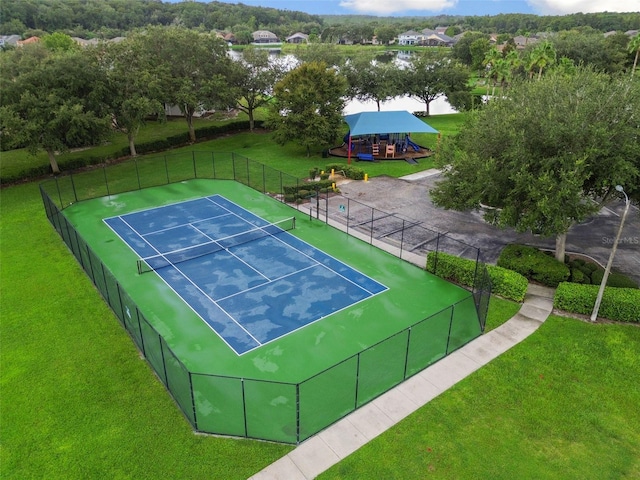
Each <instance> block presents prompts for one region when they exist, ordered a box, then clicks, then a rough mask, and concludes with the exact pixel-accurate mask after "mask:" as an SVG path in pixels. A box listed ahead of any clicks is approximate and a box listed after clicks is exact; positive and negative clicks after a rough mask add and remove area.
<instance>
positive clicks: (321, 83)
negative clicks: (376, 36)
mask: <svg viewBox="0 0 640 480" xmlns="http://www.w3.org/2000/svg"><path fill="white" fill-rule="evenodd" d="M346 89H347V82H346V80H345V79H344V77H342V76H341V75H339V74H338V72H337V71H336V69H335V68H333V67H328V66H327V64H326V63H324V62H308V63H303V64H302V65H300V66H299V67H297V68H295V69H294V70H292V71H290V72H289V73H288V74H287V75H285V77H284V78H283V79H282V80H280V81H279V82H278V83H277V84H276V86H275V89H274V91H275V96H274V101H273V102H272V103H271V104H270V111H269V119H268V124H269V125H270V126H271V127H272V128H273V129H274V138H275V140H276V141H277V142H278V143H280V144H282V145H284V144H285V143H287V142H289V141H293V142H296V143H298V144H300V145H302V146H304V147H305V148H306V149H307V156H309V155H310V152H311V148H312V147H318V148H320V149H322V148H326V147H328V146H329V145H331V143H332V142H333V141H335V139H336V138H337V137H338V135H339V132H340V128H341V127H342V124H343V120H342V110H343V108H344V94H345V93H346Z"/></svg>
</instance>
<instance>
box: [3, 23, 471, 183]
mask: <svg viewBox="0 0 640 480" xmlns="http://www.w3.org/2000/svg"><path fill="white" fill-rule="evenodd" d="M296 53H297V56H296V62H297V63H295V64H286V63H284V62H283V61H282V60H283V59H280V60H278V59H272V58H270V56H269V54H268V52H267V51H266V50H260V49H257V48H247V49H245V50H244V51H243V52H242V54H241V57H240V58H239V59H237V60H233V59H232V58H231V57H230V55H229V54H228V47H227V45H226V44H225V43H224V42H223V41H222V40H220V39H219V38H217V37H216V36H215V35H211V34H207V33H199V32H197V31H195V30H189V29H185V28H180V27H151V28H149V29H147V30H145V31H144V32H139V33H135V34H132V35H130V36H128V37H126V38H125V39H124V40H122V41H120V42H101V43H99V44H98V45H96V46H90V47H80V46H78V45H77V44H76V43H75V42H74V41H73V39H71V38H70V37H69V36H67V35H64V34H62V33H54V34H51V35H47V36H45V37H43V40H42V41H41V42H40V43H38V44H32V45H25V46H24V47H20V48H15V49H9V50H6V51H3V52H0V69H1V70H2V71H3V75H2V76H1V77H0V87H1V88H2V91H3V95H2V97H1V98H0V113H1V115H0V135H1V136H2V139H3V148H4V149H7V148H16V147H26V148H28V149H29V150H30V151H31V152H33V153H35V152H37V151H38V150H44V151H46V152H47V154H48V157H49V160H50V163H51V167H52V169H53V171H54V172H57V171H58V170H59V168H58V165H57V161H56V155H57V153H59V152H64V151H67V150H69V149H70V148H76V147H83V146H89V145H95V144H99V143H100V142H101V141H103V140H105V139H106V138H107V137H108V136H109V135H110V134H112V133H113V131H119V132H121V133H123V134H125V135H127V137H128V139H129V147H130V148H129V149H130V153H131V155H132V156H135V155H136V149H135V139H136V136H137V134H138V131H139V129H140V127H141V126H142V125H143V124H144V123H145V121H147V119H149V118H151V117H159V118H161V119H162V118H163V116H164V112H165V106H167V105H168V106H177V107H179V108H180V111H181V112H182V115H183V116H184V118H185V120H186V122H187V125H188V130H189V137H190V139H191V141H192V142H193V141H195V131H194V127H193V119H194V116H195V115H196V114H197V113H198V112H199V111H201V110H206V109H217V110H225V109H230V108H234V109H238V110H240V111H243V112H245V113H246V114H247V116H248V118H249V125H250V128H251V129H253V127H254V121H255V120H254V117H255V112H256V111H257V110H258V109H259V108H264V107H268V108H269V109H270V110H271V114H270V115H269V122H268V125H269V126H270V127H271V128H272V129H273V130H274V132H275V135H276V139H279V140H280V141H281V142H282V143H284V142H286V141H295V142H297V143H299V144H301V145H304V146H305V147H306V148H307V151H308V152H310V149H311V148H313V147H315V148H318V149H324V148H327V147H329V146H330V145H331V144H332V142H333V141H335V139H336V138H338V137H339V131H340V127H341V125H342V110H343V107H344V102H345V101H346V100H347V99H349V98H358V99H361V100H374V101H376V102H378V105H379V104H380V103H381V102H384V101H385V100H388V99H391V98H394V97H398V96H402V95H412V96H414V97H416V98H418V99H420V100H422V101H423V102H424V103H425V109H426V112H427V114H428V108H429V104H430V103H431V102H432V101H433V100H435V99H436V98H438V97H440V96H443V95H445V96H447V97H448V98H449V101H450V102H451V103H452V104H453V105H454V106H456V107H457V108H459V109H461V110H464V109H465V108H468V106H469V105H471V100H470V86H469V70H468V69H467V68H466V67H465V66H463V65H461V64H460V63H459V62H456V61H454V60H452V59H449V58H446V56H443V52H442V51H439V50H434V51H425V53H424V55H417V56H416V59H415V61H414V62H412V63H411V64H410V65H408V66H405V67H403V68H401V67H400V66H399V65H398V64H395V63H383V62H379V61H376V60H375V59H373V58H372V57H370V56H366V55H365V56H360V57H358V58H355V59H348V58H344V57H343V56H342V55H341V54H340V52H339V47H337V46H334V45H327V44H312V45H309V46H305V47H304V48H300V49H299V50H297V51H296ZM309 65H310V66H309ZM303 67H304V68H303ZM325 83H326V84H327V85H328V86H327V87H326V88H321V86H322V85H324V84H325ZM287 97H290V99H289V100H287ZM283 102H285V103H286V104H283ZM294 118H297V119H298V121H297V123H292V119H294ZM303 124H308V125H311V126H312V127H311V128H307V127H305V126H304V125H303ZM305 132H306V133H305Z"/></svg>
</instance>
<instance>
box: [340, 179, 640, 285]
mask: <svg viewBox="0 0 640 480" xmlns="http://www.w3.org/2000/svg"><path fill="white" fill-rule="evenodd" d="M439 178H440V174H439V173H437V172H422V173H421V174H416V175H410V176H408V177H404V178H402V179H397V178H390V177H376V178H372V179H370V180H369V181H368V182H349V183H345V184H341V185H340V190H341V192H342V194H343V195H345V196H347V197H351V198H354V199H356V200H359V201H361V202H364V203H366V204H368V205H370V206H372V207H375V208H378V209H380V210H383V211H386V212H388V213H397V214H402V215H405V216H407V217H410V218H414V219H416V220H419V221H421V222H422V223H423V225H424V226H427V227H430V228H433V229H435V230H438V231H440V232H443V233H444V232H446V233H448V235H450V236H451V237H453V238H455V239H457V240H460V241H463V242H465V243H468V244H470V245H474V246H477V247H479V248H480V249H481V250H482V252H483V258H484V260H485V261H487V262H489V263H495V262H496V260H497V259H498V256H499V255H500V251H501V250H502V248H503V247H504V246H505V245H507V244H510V243H525V244H528V245H534V246H536V247H540V248H546V249H555V239H554V238H544V237H540V236H536V235H532V234H520V233H516V232H515V231H514V230H512V229H506V230H500V229H497V228H495V227H493V226H491V225H488V224H487V223H485V222H484V221H483V220H482V216H481V215H480V214H479V213H476V212H456V211H452V210H443V209H441V208H437V207H435V206H434V205H433V203H432V202H431V199H430V197H429V189H430V188H431V187H433V185H434V184H435V183H436V182H437V181H438V179H439ZM623 210H624V203H623V202H615V203H613V204H612V205H609V206H608V207H606V208H603V209H602V210H601V211H600V213H599V214H597V215H596V216H594V217H592V218H589V219H588V220H587V221H586V222H585V223H583V224H581V225H576V226H575V227H573V228H572V229H571V231H570V232H569V235H568V237H567V252H568V253H569V252H575V253H580V254H583V255H587V256H589V257H591V258H593V259H595V260H596V261H597V262H598V263H600V264H601V265H603V266H604V265H606V263H607V260H608V258H609V254H610V253H611V248H612V246H613V241H614V239H615V236H616V233H617V231H618V228H619V225H620V219H621V215H622V212H623ZM613 267H614V269H615V270H618V271H620V272H623V273H625V274H626V275H628V276H629V277H631V278H633V279H634V280H636V281H637V282H638V283H640V212H639V210H638V208H637V207H635V206H631V210H630V211H629V214H628V215H627V219H626V222H625V227H624V230H623V232H622V236H621V240H620V242H619V244H618V250H617V252H616V255H615V259H614V263H613Z"/></svg>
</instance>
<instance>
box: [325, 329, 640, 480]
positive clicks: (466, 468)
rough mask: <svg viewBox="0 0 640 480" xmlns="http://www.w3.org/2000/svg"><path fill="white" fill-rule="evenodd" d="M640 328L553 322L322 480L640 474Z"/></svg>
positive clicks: (617, 476)
mask: <svg viewBox="0 0 640 480" xmlns="http://www.w3.org/2000/svg"><path fill="white" fill-rule="evenodd" d="M639 352H640V328H637V327H635V326H630V325H611V324H610V325H593V324H589V323H584V322H581V321H579V320H573V319H566V318H561V317H557V316H551V317H550V318H549V319H548V320H547V321H546V322H545V323H544V324H543V325H542V326H541V327H540V329H539V330H538V331H537V332H536V333H535V334H533V335H532V336H531V337H529V338H528V339H526V340H525V341H524V342H522V343H521V344H519V345H517V346H516V347H514V348H513V349H511V350H509V351H508V352H506V353H505V354H503V355H501V356H500V357H499V358H497V359H496V360H494V361H492V362H491V363H489V364H488V365H487V366H485V367H483V368H482V369H480V370H478V371H477V372H475V373H474V374H472V375H471V376H470V377H468V378H466V379H465V380H463V381H462V382H460V383H458V384H457V385H456V386H454V387H453V388H452V389H450V390H449V391H447V392H446V393H445V394H443V395H441V396H440V397H437V398H436V399H434V400H433V401H431V402H430V403H429V404H427V405H425V406H424V407H423V408H421V409H420V410H418V411H417V412H415V413H413V414H412V415H411V416H409V417H407V418H406V419H405V420H403V421H402V422H401V423H399V424H397V425H396V426H394V427H393V428H392V429H390V430H388V431H387V432H385V433H384V434H382V435H381V436H379V437H378V438H376V439H374V440H373V441H371V442H370V443H368V444H367V445H365V446H364V447H363V448H361V449H359V450H358V451H356V452H355V453H353V454H352V455H350V456H349V457H347V458H346V459H345V460H343V461H342V462H340V463H338V464H337V465H335V466H333V467H332V468H331V469H330V470H328V471H327V472H325V473H324V474H322V475H320V476H319V479H322V480H329V479H351V478H384V479H417V478H429V479H492V480H499V479H505V480H511V479H537V480H542V479H557V480H567V479H580V480H586V479H593V480H603V479H611V480H613V479H637V478H640V415H638V405H640V382H639V376H638V372H639V371H640V354H639Z"/></svg>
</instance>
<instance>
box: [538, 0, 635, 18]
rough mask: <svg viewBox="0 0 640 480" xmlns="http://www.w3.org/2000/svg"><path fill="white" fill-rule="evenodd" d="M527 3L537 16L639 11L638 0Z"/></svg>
mask: <svg viewBox="0 0 640 480" xmlns="http://www.w3.org/2000/svg"><path fill="white" fill-rule="evenodd" d="M527 2H528V3H529V5H531V6H532V7H533V9H534V10H535V11H536V13H538V14H539V15H566V14H568V13H578V12H582V13H595V12H638V11H640V0H615V1H611V0H608V1H603V0H527Z"/></svg>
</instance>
